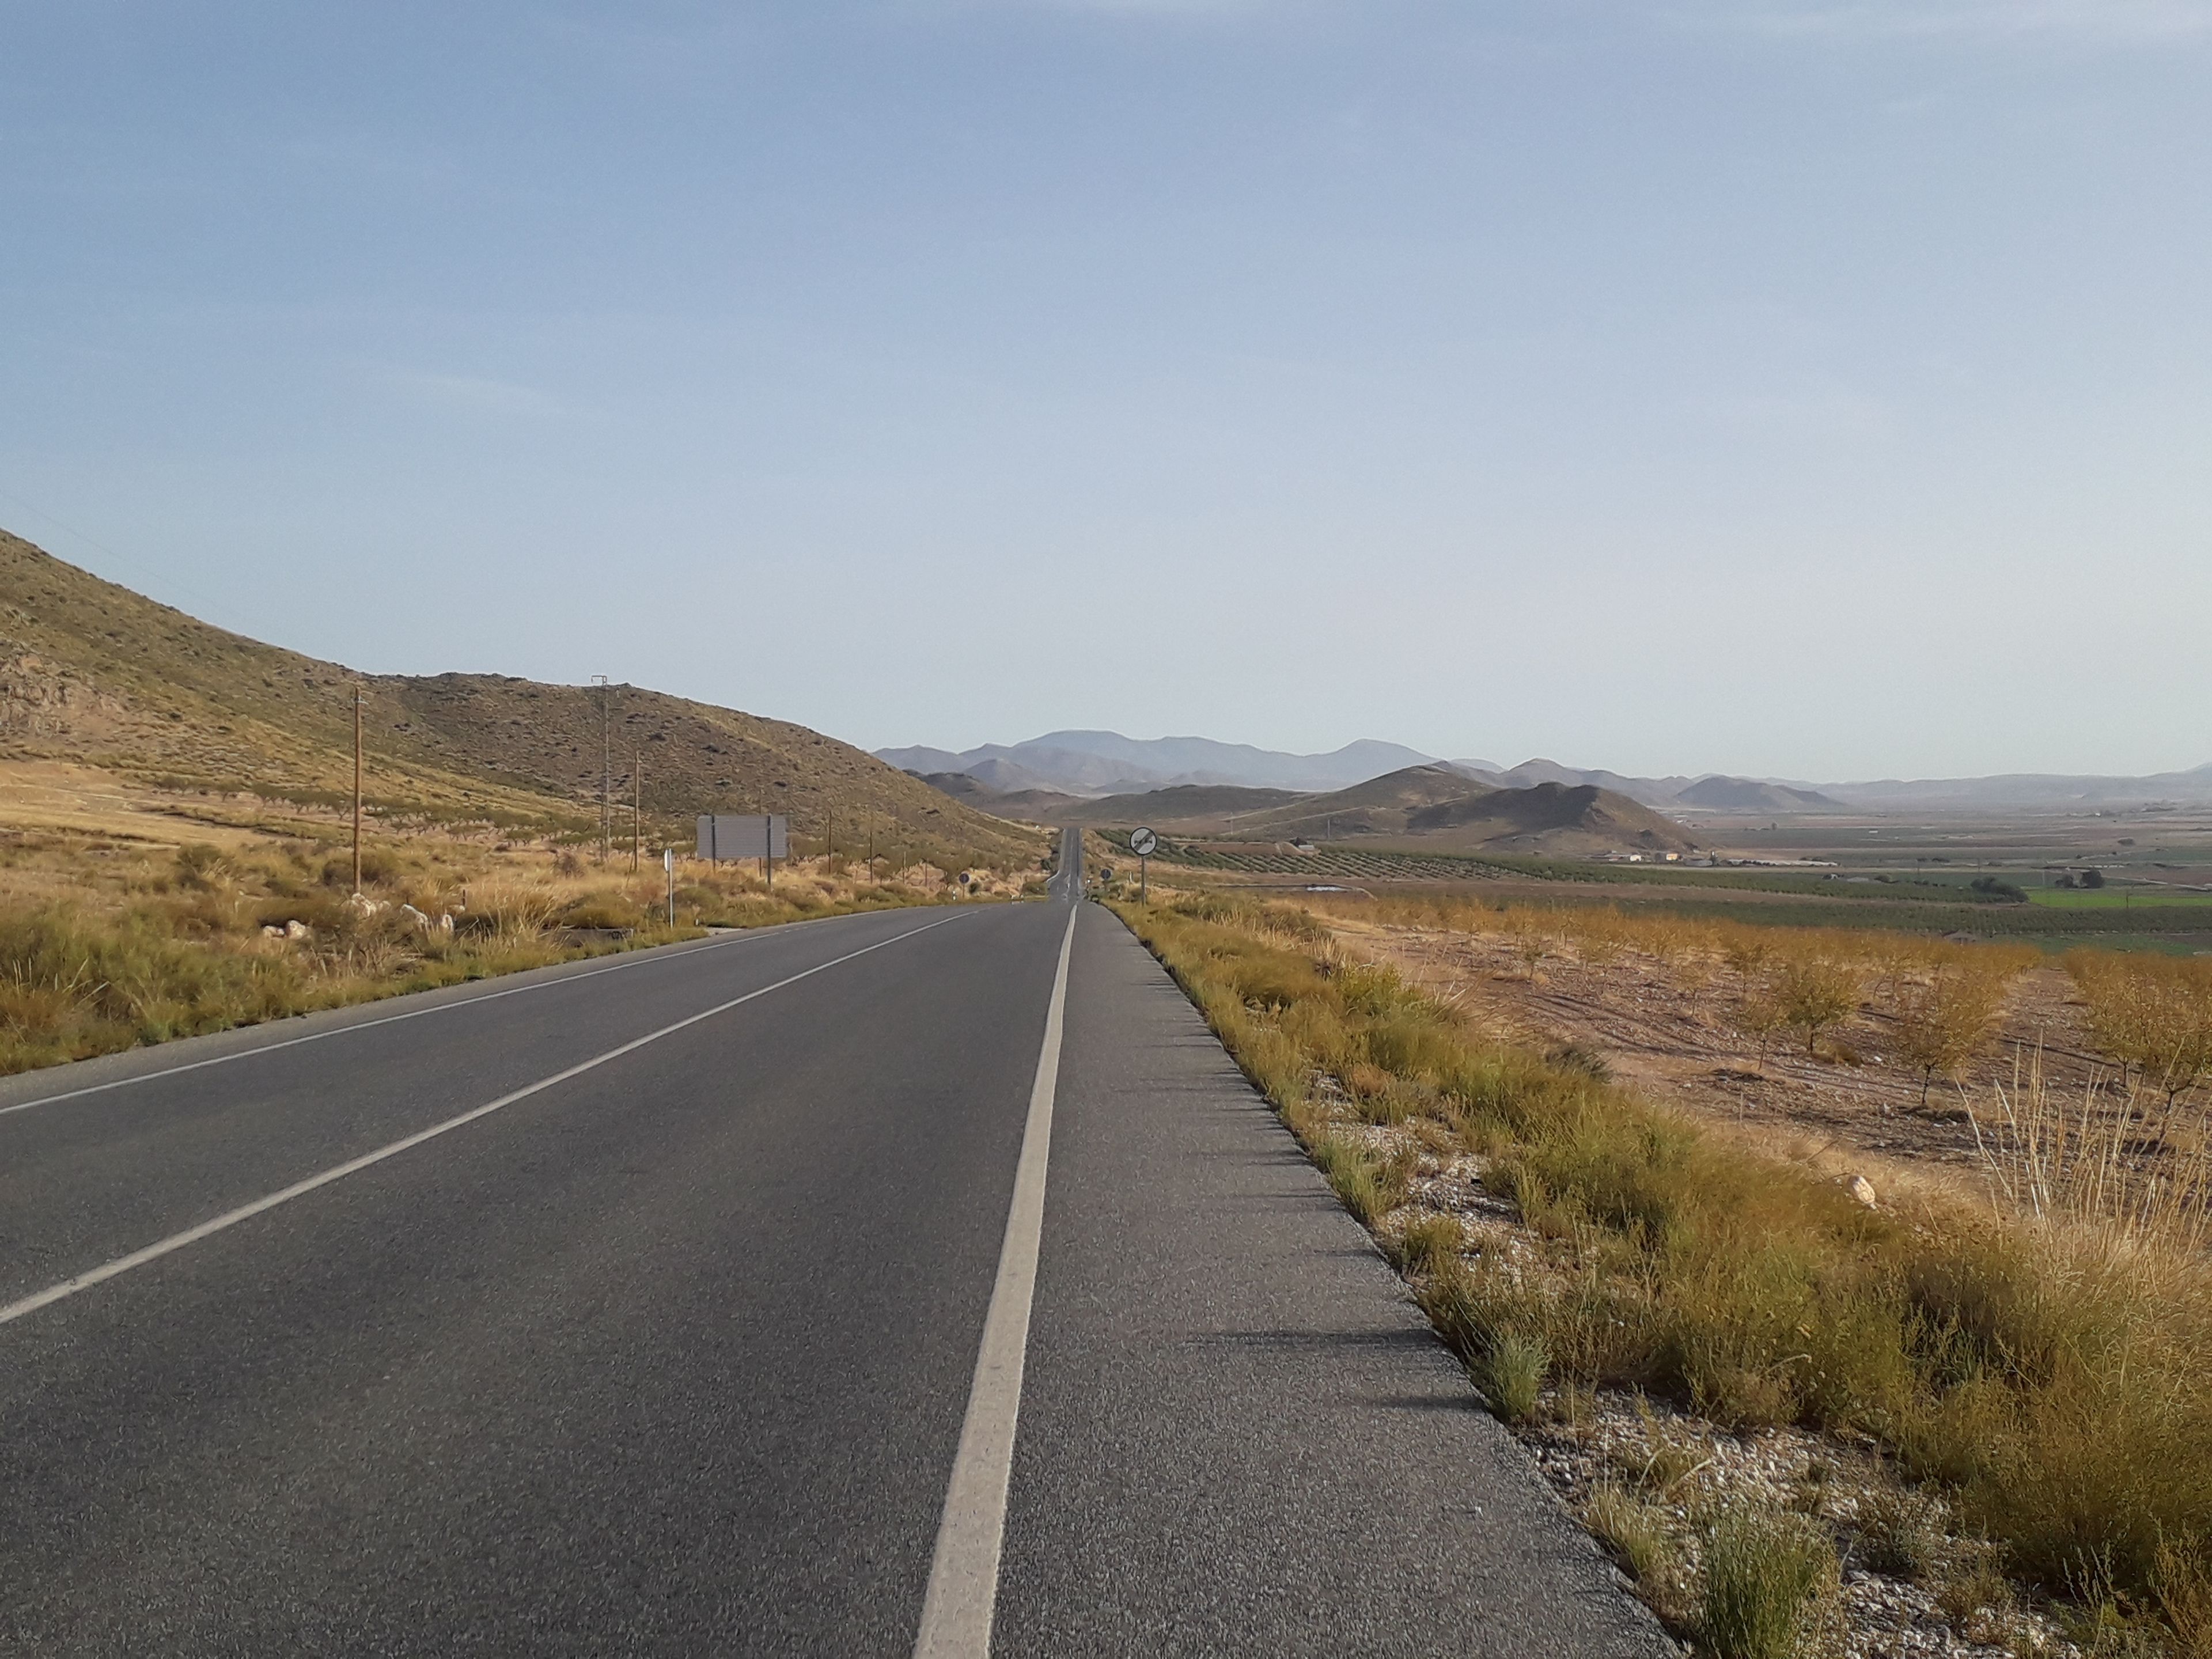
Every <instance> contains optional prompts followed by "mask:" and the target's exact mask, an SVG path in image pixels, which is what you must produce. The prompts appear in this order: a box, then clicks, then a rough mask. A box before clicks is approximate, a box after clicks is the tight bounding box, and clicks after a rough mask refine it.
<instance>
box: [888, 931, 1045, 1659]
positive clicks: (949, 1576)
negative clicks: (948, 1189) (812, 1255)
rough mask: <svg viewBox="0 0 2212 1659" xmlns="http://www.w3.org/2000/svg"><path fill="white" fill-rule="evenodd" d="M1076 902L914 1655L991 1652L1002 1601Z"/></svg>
mask: <svg viewBox="0 0 2212 1659" xmlns="http://www.w3.org/2000/svg"><path fill="white" fill-rule="evenodd" d="M1080 908H1081V907H1080V906H1079V905H1075V904H1071V905H1070V906H1069V907H1068V912H1067V932H1066V933H1064V934H1062V935H1061V936H1060V968H1059V970H1058V971H1057V972H1056V973H1055V974H1054V977H1053V981H1052V1005H1051V1006H1050V1007H1049V1008H1048V1010H1047V1011H1046V1012H1045V1017H1044V1048H1043V1051H1042V1053H1041V1054H1039V1055H1038V1056H1037V1069H1036V1082H1035V1083H1034V1084H1032V1085H1030V1115H1029V1122H1028V1125H1027V1127H1024V1129H1023V1131H1022V1155H1021V1161H1020V1163H1019V1164H1017V1165H1016V1166H1015V1169H1014V1198H1013V1202H1012V1205H1010V1206H1008V1208H1007V1211H1006V1241H1005V1243H1002V1244H1001V1245H1000V1248H999V1278H998V1282H997V1284H996V1285H994V1286H993V1287H992V1291H991V1310H990V1312H989V1313H988V1314H987V1315H986V1316H984V1320H983V1347H982V1351H981V1352H980V1353H978V1354H977V1355H976V1356H975V1381H974V1383H971V1384H970V1385H969V1390H968V1416H967V1419H966V1420H965V1421H964V1422H963V1423H962V1424H961V1425H960V1449H959V1451H958V1452H957V1454H955V1455H954V1457H953V1459H952V1480H951V1484H950V1485H949V1486H947V1487H946V1489H945V1515H944V1518H943V1519H942V1520H940V1521H939V1522H938V1527H937V1552H936V1554H935V1555H934V1556H933V1558H932V1559H931V1561H930V1564H929V1594H928V1595H927V1597H925V1598H924V1600H923V1601H922V1605H921V1635H920V1637H919V1638H916V1640H915V1644H914V1651H915V1659H987V1655H988V1654H989V1653H990V1651H991V1620H992V1615H993V1613H994V1612H995V1610H996V1608H997V1607H998V1601H999V1551H1000V1546H1001V1545H1002V1544H1003V1543H1004V1541H1005V1539H1006V1483H1007V1480H1008V1479H1009V1478H1010V1477H1011V1476H1012V1473H1013V1467H1014V1425H1015V1419H1017V1418H1018V1416H1019V1415H1020V1413H1021V1407H1022V1367H1023V1365H1024V1362H1025V1361H1026V1359H1027V1358H1028V1354H1029V1342H1030V1301H1031V1299H1032V1298H1033V1297H1035V1295H1036V1267H1037V1245H1038V1242H1039V1240H1040V1238H1041V1237H1042V1234H1043V1231H1044V1182H1045V1162H1046V1160H1047V1158H1049V1157H1050V1156H1051V1152H1052V1102H1053V1096H1054V1091H1056V1090H1057V1088H1058V1086H1059V1081H1060V1031H1061V1028H1062V1025H1063V1023H1064V1020H1065V1016H1066V1008H1067V958H1068V953H1069V951H1070V950H1071V949H1072V948H1073V945H1074V944H1075V918H1076V916H1077V915H1079V912H1080Z"/></svg>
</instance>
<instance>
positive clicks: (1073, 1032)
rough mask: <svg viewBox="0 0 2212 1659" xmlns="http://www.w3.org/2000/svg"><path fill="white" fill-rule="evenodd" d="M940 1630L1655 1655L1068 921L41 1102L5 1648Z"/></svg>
mask: <svg viewBox="0 0 2212 1659" xmlns="http://www.w3.org/2000/svg"><path fill="white" fill-rule="evenodd" d="M1056 993H1057V994H1056ZM1056 1000H1058V1001H1059V1003H1060V1006H1061V1007H1062V1010H1063V1012H1062V1014H1061V1015H1060V1017H1059V1018H1053V1017H1052V1014H1053V1009H1054V1005H1055V1001H1056ZM1055 1044H1058V1045H1059V1052H1058V1054H1057V1056H1056V1063H1045V1064H1042V1065H1041V1060H1045V1061H1047V1062H1050V1061H1051V1060H1053V1059H1054V1055H1053V1054H1052V1050H1053V1048H1054V1045H1055ZM1025 1144H1026V1146H1027V1150H1026V1152H1025ZM1024 1194H1027V1198H1026V1199H1025V1198H1024ZM1024 1216H1026V1217H1027V1220H1026V1221H1024ZM1025 1237H1026V1238H1027V1239H1028V1240H1029V1242H1030V1248H1028V1249H1026V1250H1025V1249H1024V1248H1023V1241H1024V1238H1025ZM994 1355H995V1356H996V1358H994ZM1024 1366H1025V1368H1026V1369H1025V1370H1024ZM1017 1420H1018V1430H1017V1426H1016V1425H1017ZM926 1605H927V1607H929V1608H930V1609H931V1613H930V1619H931V1620H933V1623H931V1624H930V1625H929V1626H927V1628H928V1629H930V1630H933V1631H934V1632H936V1634H935V1636H934V1637H933V1638H930V1640H931V1642H932V1643H933V1645H932V1646H930V1647H929V1648H928V1650H929V1651H931V1652H933V1653H962V1652H965V1653H969V1654H980V1653H981V1652H982V1651H983V1650H984V1649H983V1646H982V1643H983V1641H984V1639H985V1638H986V1636H987V1637H988V1641H989V1650H990V1651H994V1652H997V1653H1000V1654H1009V1655H1011V1654H1024V1655H1026V1654H1036V1655H1060V1654H1070V1655H1076V1654H1102V1655H1103V1654H1132V1653H1189V1654H1201V1653H1203V1654H1239V1655H1241V1654H1253V1655H1258V1654H1270V1655H1273V1654H1284V1653H1312V1654H1353V1653H1358V1654H1368V1653H1372V1654H1394V1655H1395V1654H1408V1655H1411V1654H1431V1653H1434V1654H1444V1653H1465V1654H1481V1655H1497V1656H1501V1659H1502V1656H1509V1655H1510V1656H1523V1655H1525V1656H1549V1655H1560V1656H1565V1655H1593V1656H1595V1655H1614V1654H1620V1655H1630V1654H1637V1655H1641V1654H1651V1653H1659V1652H1663V1651H1667V1650H1668V1649H1667V1648H1666V1646H1665V1644H1664V1643H1663V1641H1662V1639H1661V1638H1659V1636H1658V1635H1657V1633H1656V1631H1655V1629H1654V1628H1653V1626H1651V1625H1650V1621H1649V1620H1648V1619H1647V1618H1646V1617H1644V1615H1643V1614H1642V1613H1641V1612H1640V1611H1639V1610H1638V1609H1637V1608H1636V1607H1634V1606H1633V1604H1632V1603H1631V1602H1630V1601H1629V1600H1628V1599H1627V1598H1626V1596H1625V1595H1623V1594H1622V1593H1621V1592H1620V1590H1619V1589H1618V1588H1617V1587H1616V1583H1615V1581H1614V1579H1613V1577H1612V1575H1611V1574H1610V1572H1609V1570H1607V1568H1606V1567H1605V1566H1604V1565H1603V1564H1602V1562H1601V1560H1600V1559H1599V1557H1598V1555H1597V1553H1596V1552H1595V1549H1594V1548H1593V1547H1591V1546H1590V1545H1589V1542H1588V1541H1587V1540H1585V1539H1584V1538H1583V1535H1582V1534H1580V1532H1579V1531H1578V1530H1577V1529H1576V1528H1574V1527H1573V1526H1572V1525H1571V1523H1570V1522H1568V1521H1567V1520H1566V1518H1565V1516H1564V1515H1563V1514H1562V1513H1561V1512H1560V1511H1559V1509H1558V1507H1557V1506H1556V1504H1553V1500H1552V1499H1551V1498H1550V1497H1549V1495H1548V1494H1547V1492H1546V1491H1545V1490H1544V1488H1543V1487H1542V1486H1541V1482H1540V1481H1539V1480H1537V1479H1536V1477H1535V1476H1534V1474H1533V1473H1532V1472H1531V1470H1530V1469H1529V1468H1528V1465H1527V1462H1526V1461H1525V1460H1524V1459H1523V1458H1522V1455H1521V1454H1520V1453H1519V1452H1518V1451H1517V1450H1516V1449H1514V1448H1513V1446H1512V1444H1511V1443H1510V1440H1508V1439H1507V1438H1506V1437H1504V1435H1503V1434H1502V1433H1501V1432H1500V1431H1498V1429H1497V1427H1496V1425H1493V1424H1492V1423H1491V1422H1490V1420H1489V1419H1487V1418H1486V1417H1484V1416H1483V1415H1482V1414H1481V1413H1480V1412H1478V1411H1476V1410H1475V1409H1474V1407H1473V1405H1472V1398H1471V1395H1470V1394H1469V1391H1468V1389H1467V1387H1466V1384H1465V1383H1464V1382H1463V1381H1462V1380H1461V1379H1460V1378H1459V1377H1458V1376H1456V1374H1455V1370H1454V1368H1453V1367H1452V1366H1451V1364H1449V1361H1448V1359H1447V1358H1445V1356H1444V1355H1443V1352H1442V1350H1441V1349H1440V1348H1438V1347H1437V1345H1436V1344H1435V1343H1434V1342H1433V1340H1431V1339H1430V1338H1429V1337H1428V1336H1427V1335H1426V1334H1425V1331H1424V1330H1423V1329H1422V1328H1421V1327H1420V1325H1419V1321H1418V1319H1417V1318H1416V1317H1415V1316H1413V1313H1412V1312H1411V1310H1409V1309H1408V1308H1407V1306H1406V1305H1405V1303H1404V1300H1403V1297H1402V1296H1401V1293H1400V1292H1399V1291H1398V1289H1397V1285H1396V1281H1395V1278H1394V1276H1393V1275H1392V1274H1391V1273H1389V1270H1388V1269H1387V1268H1386V1267H1384V1265H1383V1263H1382V1261H1380V1260H1379V1258H1377V1257H1376V1255H1375V1254H1374V1252H1373V1251H1372V1250H1371V1249H1370V1248H1369V1246H1368V1245H1367V1243H1366V1241H1365V1238H1364V1235H1363V1234H1362V1233H1361V1232H1360V1231H1359V1230H1358V1228H1357V1227H1356V1226H1355V1225H1353V1224H1352V1222H1351V1221H1350V1220H1349V1218H1346V1216H1344V1214H1343V1213H1342V1212H1341V1211H1340V1210H1339V1209H1338V1208H1337V1207H1336V1206H1335V1205H1334V1201H1333V1200H1331V1199H1330V1198H1329V1196H1328V1193H1327V1190H1326V1188H1324V1187H1323V1186H1322V1183H1321V1181H1320V1179H1319V1177H1318V1176H1316V1174H1315V1173H1314V1172H1313V1171H1312V1170H1311V1169H1310V1167H1309V1166H1308V1165H1307V1164H1305V1163H1304V1160H1303V1159H1302V1158H1299V1157H1298V1156H1297V1153H1296V1151H1295V1148H1294V1147H1293V1146H1291V1142H1290V1141H1289V1139H1288V1138H1287V1137H1286V1136H1285V1133H1284V1132H1283V1131H1282V1130H1281V1129H1280V1128H1279V1127H1278V1126H1277V1125H1276V1124H1275V1122H1274V1121H1273V1118H1272V1116H1271V1115H1269V1114H1268V1113H1267V1110H1266V1109H1265V1107H1264V1105H1262V1104H1261V1103H1260V1102H1259V1101H1258V1100H1257V1098H1256V1097H1255V1096H1254V1095H1253V1094H1252V1092H1251V1091H1250V1090H1249V1088H1248V1087H1247V1086H1246V1085H1244V1084H1243V1081H1242V1079H1240V1078H1239V1077H1238V1076H1237V1073H1236V1072H1235V1070H1234V1068H1233V1067H1232V1066H1230V1064H1229V1063H1228V1061H1227V1059H1226V1057H1225V1055H1224V1054H1222V1052H1221V1050H1220V1048H1218V1045H1216V1044H1215V1043H1214V1042H1212V1039H1211V1038H1210V1037H1209V1036H1207V1035H1206V1032H1205V1030H1204V1028H1203V1027H1202V1026H1201V1025H1200V1024H1199V1022H1198V1021H1197V1019H1196V1017H1195V1016H1194V1014H1193V1012H1192V1011H1191V1010H1190V1008H1189V1006H1188V1004H1187V1003H1185V1002H1184V1001H1183V1000H1182V998H1181V996H1180V995H1179V994H1177V993H1176V991H1175V990H1174V988H1173V987H1172V985H1171V984H1170V982H1169V981H1168V980H1167V979H1166V977H1165V975H1164V974H1162V973H1161V971H1160V970H1159V969H1158V966H1157V964H1155V963H1152V960H1151V958H1150V957H1148V956H1146V954H1145V953H1144V951H1142V950H1141V949H1140V948H1139V946H1138V945H1136V944H1135V942H1134V941H1133V939H1131V938H1130V937H1129V935H1128V934H1127V931H1126V930H1124V929H1123V928H1122V927H1121V924H1120V923H1119V922H1118V921H1115V919H1114V918H1113V917H1112V916H1111V915H1108V914H1107V913H1105V912H1103V911H1102V910H1099V909H1098V908H1096V907H1094V906H1088V905H1084V906H1073V905H1072V896H1071V895H1070V893H1069V892H1068V891H1067V889H1066V877H1065V876H1064V877H1063V878H1061V880H1060V882H1058V883H1056V884H1055V891H1054V901H1053V902H1050V903H1048V904H1037V903H1030V904H1021V905H1007V906H996V907H979V908H961V909H957V910H918V911H900V912H890V913H885V914H880V915H866V916H854V917H846V918H840V919H836V920H831V921H819V922H813V923H807V924H802V925H799V926H794V927H786V928H781V929H776V930H773V931H765V932H760V933H746V934H742V935H736V936H726V937H722V938H717V939H712V940H709V941H707V942H705V943H703V944H700V945H687V946H679V947H676V948H673V949H670V950H666V951H655V952H651V953H641V954H639V955H636V956H633V957H620V958H615V959H612V960H611V961H601V962H598V963H590V964H580V965H576V966H572V967H568V968H563V969H552V970H549V971H546V972H543V973H538V974H533V975H525V976H521V977H520V978H518V979H513V980H503V981H497V982H495V983H494V984H490V985H480V986H474V987H462V988H459V989H458V990H455V991H449V992H441V993H435V994H430V995H428V996H424V997H418V998H410V999H406V1000H402V1001H398V1002H390V1003H383V1004H379V1005H375V1006H371V1007H368V1008H362V1009H356V1010H349V1011H345V1012H341V1013H338V1014H335V1015H331V1016H325V1017H319V1018H315V1019H313V1020H307V1021H292V1022H287V1023H285V1024H283V1025H281V1026H277V1027H270V1028H265V1029H264V1030H257V1031H248V1032H240V1033H232V1034H228V1035H226V1036H222V1037H219V1038H213V1039H208V1040H204V1041H196V1042H186V1043H177V1044H172V1045H168V1046H167V1047H164V1048H159V1049H155V1050H148V1051H142V1052H140V1053H137V1054H130V1055H125V1056H119V1057H116V1058H112V1059H109V1060H100V1061H92V1062H86V1063H84V1064H82V1065H79V1066H71V1067H68V1068H65V1069H63V1070H59V1071H52V1072H46V1073H39V1074H36V1075H33V1076H31V1077H27V1078H21V1079H13V1080H10V1081H9V1082H8V1083H6V1084H5V1085H0V1650H4V1651H5V1652H7V1653H9V1654H19V1653H20V1654H68V1655H106V1654H133V1655H138V1654H222V1655H264V1654H267V1655H278V1654H283V1655H294V1654H409V1655H416V1654H420V1655H449V1654H466V1653H487V1654H519V1655H540V1654H547V1655H550V1654H624V1653H667V1654H723V1653H793V1654H821V1655H839V1656H842V1655H874V1654H890V1655H905V1654H909V1653H914V1652H915V1651H916V1643H917V1636H918V1633H919V1632H923V1631H924V1629H925V1624H924V1617H925V1615H924V1609H925V1606H926ZM994 1621H995V1624H994Z"/></svg>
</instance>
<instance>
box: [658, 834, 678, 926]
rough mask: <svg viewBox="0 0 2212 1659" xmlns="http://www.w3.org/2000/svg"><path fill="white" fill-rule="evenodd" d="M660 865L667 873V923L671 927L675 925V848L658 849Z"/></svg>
mask: <svg viewBox="0 0 2212 1659" xmlns="http://www.w3.org/2000/svg"><path fill="white" fill-rule="evenodd" d="M660 867H661V869H662V870H664V871H665V872H667V875H668V925H669V926H670V927H674V926H675V925H676V849H675V848H673V847H664V848H661V849H660Z"/></svg>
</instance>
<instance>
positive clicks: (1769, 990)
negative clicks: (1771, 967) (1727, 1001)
mask: <svg viewBox="0 0 2212 1659" xmlns="http://www.w3.org/2000/svg"><path fill="white" fill-rule="evenodd" d="M1785 1024H1788V1021H1787V1020H1786V1019H1784V1017H1783V1012H1782V1004H1781V1002H1780V1000H1778V998H1777V997H1776V996H1775V994H1774V987H1772V986H1771V985H1757V986H1753V987H1752V988H1751V990H1750V991H1749V992H1747V994H1745V996H1744V999H1743V1000H1742V1001H1741V1003H1739V1004H1738V1005H1737V1006H1736V1011H1735V1025H1736V1029H1737V1030H1740V1031H1741V1032H1742V1033H1743V1034H1744V1035H1745V1036H1748V1037H1752V1038H1755V1039H1756V1040H1757V1042H1758V1043H1759V1070H1760V1071H1762V1072H1763V1071H1765V1069H1766V1050H1767V1046H1768V1044H1770V1043H1771V1042H1773V1041H1774V1034H1775V1033H1776V1032H1777V1031H1778V1030H1781V1029H1782V1028H1783V1027H1784V1025H1785Z"/></svg>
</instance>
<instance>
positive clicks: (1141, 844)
mask: <svg viewBox="0 0 2212 1659" xmlns="http://www.w3.org/2000/svg"><path fill="white" fill-rule="evenodd" d="M1159 846H1160V838H1159V837H1158V836H1156V835H1154V834H1153V833H1152V831H1151V830H1149V829H1132V830H1131V831H1130V832H1129V850H1130V851H1131V852H1132V853H1134V854H1136V855H1137V902H1138V903H1139V904H1143V903H1146V902H1148V901H1147V899H1146V893H1147V892H1148V891H1149V890H1150V886H1149V872H1147V870H1146V860H1147V859H1149V858H1151V857H1152V854H1154V853H1156V852H1158V850H1159Z"/></svg>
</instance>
